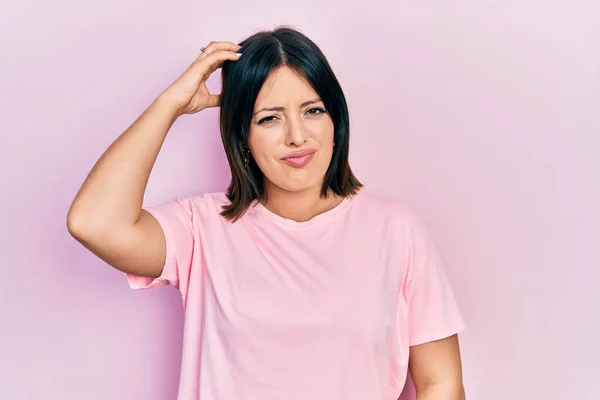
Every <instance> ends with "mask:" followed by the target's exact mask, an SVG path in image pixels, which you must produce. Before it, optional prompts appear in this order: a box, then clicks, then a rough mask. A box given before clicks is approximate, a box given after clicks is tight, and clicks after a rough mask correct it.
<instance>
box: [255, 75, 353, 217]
mask: <svg viewBox="0 0 600 400" xmlns="http://www.w3.org/2000/svg"><path fill="white" fill-rule="evenodd" d="M333 133H334V126H333V121H332V120H331V117H330V116H329V114H328V113H327V110H326V109H325V105H324V104H323V102H322V101H321V100H320V98H319V95H318V94H317V92H315V90H314V89H313V88H312V86H311V85H310V84H309V83H308V82H306V80H304V79H303V78H302V77H301V76H299V75H298V74H297V73H295V72H294V71H293V70H292V69H290V68H288V67H285V66H283V67H280V68H279V69H277V70H275V71H273V73H271V75H270V76H269V77H268V78H267V80H266V82H265V84H264V85H263V87H262V89H261V90H260V92H259V94H258V97H257V100H256V104H255V107H254V116H253V119H252V125H251V127H250V136H249V139H248V147H249V149H250V152H251V154H252V157H253V158H254V160H255V161H256V163H257V164H258V166H259V168H260V169H261V171H262V172H263V175H264V183H265V189H266V192H267V199H268V201H267V202H266V203H264V205H265V207H267V208H268V209H269V210H271V211H272V212H274V213H276V214H278V215H280V216H282V217H284V218H288V219H292V220H295V221H299V222H301V221H307V220H309V219H311V218H313V217H314V216H316V215H318V214H320V213H323V212H325V211H327V210H329V209H332V208H334V207H335V206H337V205H338V204H339V203H340V202H341V201H342V200H343V198H341V197H338V196H335V195H333V194H331V195H330V196H328V197H327V198H321V197H320V196H319V193H320V190H321V186H322V184H323V180H324V178H325V173H326V171H327V168H328V167H329V163H330V161H331V157H332V155H333V146H334V144H333ZM305 149H314V150H316V153H315V154H314V156H313V158H312V160H311V161H310V163H308V164H307V165H306V166H304V167H302V168H294V167H291V166H289V165H287V164H285V163H284V162H283V161H282V160H281V157H283V156H284V155H286V154H289V153H292V152H296V151H299V150H305Z"/></svg>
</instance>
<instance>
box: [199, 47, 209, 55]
mask: <svg viewBox="0 0 600 400" xmlns="http://www.w3.org/2000/svg"><path fill="white" fill-rule="evenodd" d="M200 51H201V52H202V53H204V54H206V55H208V53H207V52H206V47H200Z"/></svg>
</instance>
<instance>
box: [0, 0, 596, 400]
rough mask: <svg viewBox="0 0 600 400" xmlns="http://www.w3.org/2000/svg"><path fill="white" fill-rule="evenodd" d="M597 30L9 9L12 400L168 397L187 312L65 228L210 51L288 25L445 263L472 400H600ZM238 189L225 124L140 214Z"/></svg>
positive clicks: (407, 5)
mask: <svg viewBox="0 0 600 400" xmlns="http://www.w3.org/2000/svg"><path fill="white" fill-rule="evenodd" d="M598 21H600V3H599V2H598V1H596V0H588V1H583V0H570V1H561V2H559V1H552V0H546V1H541V0H540V1H533V0H522V1H510V0H506V1H501V2H500V1H482V0H461V1H454V2H446V1H424V2H418V4H417V2H407V1H396V2H393V1H389V2H383V1H380V0H373V1H369V2H367V3H363V2H360V3H359V2H356V3H352V2H346V1H341V0H340V1H329V2H327V1H305V2H300V1H293V2H292V1H289V2H284V1H280V2H266V1H263V0H260V1H252V2H247V1H240V0H235V1H232V0H230V1H226V2H200V1H185V0H174V1H166V0H163V1H158V0H153V1H148V0H146V1H141V0H128V1H125V2H123V1H117V0H107V1H104V2H81V1H75V0H57V1H53V2H42V1H31V0H26V1H21V2H10V3H7V4H5V5H3V11H2V12H1V14H0V68H1V70H0V113H1V114H2V115H1V117H2V118H1V120H0V140H1V143H2V145H1V146H0V177H1V182H2V185H1V186H0V187H1V190H2V196H1V197H0V211H1V213H2V214H1V215H2V218H1V224H2V230H1V235H2V237H1V240H0V246H1V247H2V255H3V260H4V261H3V262H2V274H1V275H2V277H1V280H0V316H1V320H0V321H1V327H0V398H1V399H7V400H8V399H10V400H12V399H39V398H45V399H53V400H54V399H56V400H58V399H61V400H71V399H73V400H74V399H88V400H94V399H98V400H100V399H102V400H105V399H113V400H118V399H123V400H124V399H128V400H129V399H157V400H167V399H173V398H175V393H176V390H177V384H178V378H179V375H178V374H179V363H180V357H181V354H180V348H181V333H182V310H181V305H180V300H179V299H178V295H177V293H176V291H174V290H171V289H167V288H165V289H156V290H152V291H146V292H134V291H131V290H129V289H128V287H127V283H126V281H125V277H124V276H123V275H122V274H121V273H119V272H117V271H116V270H113V269H112V268H110V267H108V266H107V265H105V264H104V263H103V262H102V261H100V260H99V259H97V258H96V257H95V256H93V255H92V254H91V253H89V252H88V251H87V250H85V249H84V248H83V247H82V246H81V245H79V244H78V243H77V242H75V241H74V240H73V239H72V238H71V237H70V236H69V235H68V233H67V231H66V226H65V216H66V213H67V210H68V207H69V204H70V201H71V200H72V199H73V197H74V195H75V193H76V190H77V189H78V187H79V185H80V184H81V182H82V180H83V179H84V178H85V176H86V174H87V172H88V171H89V169H90V168H91V167H92V165H93V163H94V162H95V161H96V159H97V158H98V157H99V156H100V154H101V153H102V151H104V149H105V148H106V147H107V146H108V145H109V144H110V143H111V142H112V141H113V140H114V139H115V138H116V137H117V135H118V134H120V133H121V132H122V131H123V130H124V129H125V128H127V126H128V125H129V124H130V123H131V122H132V121H133V120H134V119H135V118H136V117H137V116H138V115H139V114H140V113H141V112H142V111H143V110H144V108H145V107H146V106H147V105H149V104H150V102H151V101H152V100H153V99H154V97H155V96H156V95H158V94H159V93H160V91H161V90H163V89H164V88H165V87H166V86H167V85H168V84H169V83H170V82H171V81H172V80H174V79H175V78H176V77H177V76H178V75H179V73H180V72H182V71H183V70H184V69H185V68H186V67H187V65H188V64H189V63H190V62H191V61H192V60H193V59H194V58H195V57H196V56H197V54H198V51H199V48H200V47H201V46H202V45H205V44H206V43H207V42H209V41H211V40H230V41H239V40H241V39H242V38H244V37H245V36H247V35H249V34H251V33H253V32H255V31H256V30H258V29H261V28H273V27H275V26H276V25H279V24H292V25H294V26H296V27H297V28H300V29H301V30H303V31H304V32H305V33H307V34H308V35H309V36H311V37H312V38H313V39H314V40H315V41H316V42H317V43H318V44H319V45H320V46H321V47H322V49H323V50H324V52H325V53H326V55H327V56H328V58H329V59H330V62H331V63H332V65H333V68H334V70H335V72H336V73H337V75H338V77H339V79H340V81H341V84H342V86H343V88H344V90H345V92H346V95H347V98H348V101H349V105H350V115H351V120H352V142H351V143H352V145H351V149H352V152H351V162H352V165H353V167H354V169H355V171H356V173H357V175H358V176H359V178H360V179H361V180H362V181H363V182H364V183H366V184H367V187H368V188H369V189H370V190H371V191H373V192H376V193H380V194H383V195H387V196H392V197H395V198H398V199H403V200H404V201H406V202H408V203H409V204H410V205H411V206H412V207H413V208H414V209H415V210H416V211H417V212H418V213H419V214H420V216H421V217H422V218H423V219H424V221H425V222H426V224H427V225H428V227H429V228H430V230H431V232H432V234H433V236H434V239H435V240H436V242H437V243H438V245H439V248H440V252H441V253H442V256H443V258H444V259H445V261H446V265H447V269H448V271H449V276H450V279H451V281H452V284H453V286H454V288H455V290H456V293H457V297H458V300H459V302H460V304H461V306H462V309H463V311H464V314H465V317H466V319H467V322H468V323H469V329H468V330H467V331H466V332H465V333H464V334H463V335H462V337H461V338H462V350H463V357H464V371H465V384H466V387H467V393H468V398H469V399H471V400H473V399H474V400H507V399H511V400H513V399H515V400H521V399H528V400H529V399H544V400H563V399H564V400H571V399H577V400H597V399H599V398H600V381H599V380H598V376H599V374H600V367H599V359H600V345H599V344H598V340H599V338H600V321H599V314H600V312H599V308H600V295H599V292H598V289H597V282H598V281H600V272H599V268H600V250H599V248H600V228H599V227H600V179H599V172H600V139H599V135H600V73H599V71H600V45H599V43H600V40H598V39H599V38H600V23H599V22H598ZM213 78H214V79H211V82H210V83H211V85H212V87H215V88H217V89H218V77H213ZM227 174H228V171H227V167H226V163H225V158H224V154H223V151H222V148H221V144H220V139H219V135H218V120H217V113H216V110H210V111H205V112H202V113H200V114H198V115H195V116H191V117H190V116H186V117H183V118H181V119H180V120H179V121H177V123H176V125H175V126H174V127H173V129H172V132H171V134H170V135H169V136H168V138H167V140H166V143H165V146H164V148H163V151H162V153H161V155H160V157H159V159H158V162H157V164H156V167H155V170H154V172H153V174H152V176H151V180H150V184H149V187H148V191H147V196H146V203H147V204H156V203H159V202H162V201H166V200H169V199H171V198H173V197H175V196H181V195H185V194H190V193H193V192H198V191H214V190H222V189H224V188H225V185H226V184H227V179H228V176H227ZM173 176H177V179H173V178H172V177H173ZM409 397H410V396H408V395H407V396H406V398H409Z"/></svg>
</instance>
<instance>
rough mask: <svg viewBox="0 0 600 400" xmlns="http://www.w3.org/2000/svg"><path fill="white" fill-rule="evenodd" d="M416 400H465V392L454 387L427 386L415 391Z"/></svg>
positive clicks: (461, 388)
mask: <svg viewBox="0 0 600 400" xmlns="http://www.w3.org/2000/svg"><path fill="white" fill-rule="evenodd" d="M416 400H465V390H464V387H463V386H456V385H453V386H450V385H441V384H438V385H435V384H434V385H429V386H425V387H423V388H420V389H417V398H416Z"/></svg>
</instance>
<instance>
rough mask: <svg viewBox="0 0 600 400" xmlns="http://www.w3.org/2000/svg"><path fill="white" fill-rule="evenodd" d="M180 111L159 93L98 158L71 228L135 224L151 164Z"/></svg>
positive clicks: (77, 203) (71, 214) (76, 206)
mask: <svg viewBox="0 0 600 400" xmlns="http://www.w3.org/2000/svg"><path fill="white" fill-rule="evenodd" d="M177 116H178V114H177V112H176V109H175V108H174V107H173V106H172V105H171V103H170V102H169V101H168V100H167V99H164V98H161V97H159V98H158V99H157V100H156V101H154V102H153V103H152V104H151V105H150V107H148V108H147V109H146V110H145V111H144V112H143V113H142V115H141V116H140V117H139V118H138V119H137V120H136V121H135V122H134V123H133V124H132V125H131V126H130V127H129V128H128V129H127V130H126V131H125V132H123V133H122V134H121V135H120V136H119V137H118V138H117V139H116V140H115V141H114V142H113V143H112V144H111V145H110V147H109V148H108V149H107V150H106V151H105V152H104V154H102V156H101V157H100V158H99V159H98V161H97V162H96V164H95V165H94V167H93V168H92V170H91V171H90V173H89V174H88V176H87V178H86V179H85V181H84V183H83V185H82V186H81V188H80V189H79V192H78V193H77V196H76V197H75V199H74V200H73V203H72V204H71V208H70V209H69V214H68V217H67V221H68V225H69V229H70V230H78V229H87V228H90V229H92V228H93V229H102V228H103V227H104V226H108V225H110V224H114V223H119V224H122V223H126V224H131V225H133V224H135V222H136V221H137V220H138V218H139V216H140V213H141V209H142V202H143V198H144V192H145V190H146V185H147V184H148V179H149V177H150V172H151V171H152V167H153V166H154V163H155V161H156V158H157V157H158V153H159V152H160V149H161V147H162V145H163V142H164V140H165V138H166V136H167V133H168V131H169V129H170V128H171V126H172V125H173V123H174V122H175V120H176V118H177Z"/></svg>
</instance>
